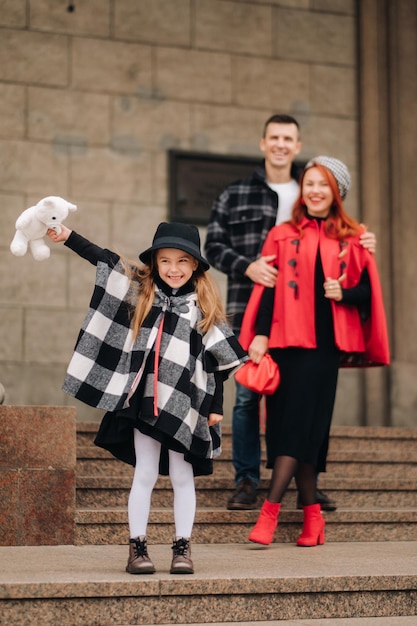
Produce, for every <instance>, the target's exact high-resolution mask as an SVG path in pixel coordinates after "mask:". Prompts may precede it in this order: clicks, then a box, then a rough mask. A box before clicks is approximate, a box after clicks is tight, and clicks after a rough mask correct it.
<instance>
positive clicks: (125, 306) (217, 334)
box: [48, 222, 247, 574]
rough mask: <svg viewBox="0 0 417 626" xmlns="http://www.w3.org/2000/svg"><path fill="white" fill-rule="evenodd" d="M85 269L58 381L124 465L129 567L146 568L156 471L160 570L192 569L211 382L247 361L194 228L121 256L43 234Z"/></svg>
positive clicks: (162, 228) (218, 397)
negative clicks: (132, 257)
mask: <svg viewBox="0 0 417 626" xmlns="http://www.w3.org/2000/svg"><path fill="white" fill-rule="evenodd" d="M48 235H49V237H50V239H51V240H52V241H55V242H60V241H64V242H65V245H66V246H68V247H69V248H71V250H73V251H74V252H76V253H77V254H79V255H80V256H81V257H83V258H85V259H87V260H88V261H90V262H91V263H93V264H95V265H97V275H96V285H95V289H94V293H93V296H92V299H91V302H90V309H89V312H88V315H87V317H86V319H85V321H84V324H83V326H82V329H81V331H80V334H79V337H78V340H77V344H76V347H75V352H74V355H73V357H72V359H71V362H70V364H69V366H68V371H67V374H66V377H65V381H64V385H63V389H64V391H66V392H67V393H69V394H70V395H72V396H74V397H75V398H77V399H79V400H81V401H82V402H85V403H87V404H89V405H91V406H94V407H97V408H100V409H106V410H107V413H106V414H105V415H104V417H103V420H102V422H101V425H100V428H99V430H98V434H97V437H96V439H95V443H96V445H98V446H101V447H103V448H105V449H107V450H109V451H110V452H111V453H112V454H113V455H114V456H115V457H117V458H119V459H121V460H122V461H124V462H126V463H129V464H131V465H134V467H135V472H134V477H133V483H132V488H131V491H130V495H129V502H128V517H129V530H130V541H129V558H128V562H127V566H126V571H127V572H129V573H130V574H152V573H153V572H154V571H155V567H154V565H153V563H152V561H151V559H150V557H149V555H148V550H147V541H146V533H147V524H148V517H149V510H150V504H151V496H152V490H153V487H154V485H155V483H156V480H157V478H158V474H159V473H160V474H163V475H168V474H169V476H170V479H171V483H172V487H173V491H174V520H175V533H176V534H175V539H174V542H173V546H172V550H173V558H172V563H171V569H170V573H171V574H178V573H180V574H193V573H194V568H193V562H192V560H191V547H190V538H191V532H192V528H193V523H194V516H195V508H196V495H195V485H194V476H198V475H207V474H211V473H212V471H213V467H212V465H213V459H214V458H215V457H217V456H218V455H219V454H220V451H221V447H220V444H221V432H220V421H221V420H222V418H223V415H222V410H223V408H222V405H223V382H224V379H225V378H227V377H228V376H229V375H230V374H231V373H233V372H234V371H235V370H236V369H237V368H238V367H239V366H240V365H241V364H242V363H244V362H245V361H246V360H247V356H246V353H245V352H244V351H243V350H242V348H241V347H240V345H239V343H238V341H237V339H236V338H235V336H234V334H233V332H232V330H231V329H230V327H229V325H228V324H227V322H226V320H225V316H224V313H223V308H222V305H221V302H220V299H219V296H218V293H217V289H216V287H215V284H214V283H213V281H212V279H211V278H210V276H209V274H208V273H207V270H208V269H209V264H208V263H207V261H206V260H205V259H204V258H203V257H202V256H201V252H200V237H199V234H198V229H197V228H196V227H195V226H189V225H187V224H180V223H166V222H163V223H161V224H160V225H159V226H158V228H157V231H156V234H155V236H154V239H153V243H152V246H151V247H150V248H148V249H147V250H145V251H144V252H142V253H141V254H140V255H139V258H140V260H141V261H142V263H144V266H143V267H140V266H137V265H136V264H135V265H132V264H129V263H128V262H127V261H125V260H123V259H121V258H120V257H119V256H118V255H117V254H115V253H114V252H111V251H109V250H106V249H102V248H100V247H98V246H96V245H94V244H92V243H90V242H89V241H88V240H86V239H84V238H83V237H81V236H80V235H78V234H77V233H75V232H74V231H70V230H69V229H68V228H66V227H62V233H61V234H60V235H57V234H56V232H55V231H52V230H50V231H48Z"/></svg>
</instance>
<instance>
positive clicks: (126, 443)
mask: <svg viewBox="0 0 417 626" xmlns="http://www.w3.org/2000/svg"><path fill="white" fill-rule="evenodd" d="M141 395H142V394H141V389H140V387H139V388H138V389H137V391H136V393H135V394H134V395H133V397H132V398H131V401H130V406H129V407H128V408H127V409H123V410H121V411H114V412H112V411H108V412H107V413H106V414H105V415H104V416H103V419H102V420H101V424H100V426H99V429H98V432H97V435H96V438H95V439H94V443H95V445H96V446H99V447H100V448H104V449H105V450H107V451H108V452H110V453H111V454H112V455H113V456H114V457H116V458H117V459H119V460H120V461H123V462H124V463H128V464H129V465H133V466H135V465H136V453H135V446H134V436H133V430H134V429H135V428H137V429H138V430H140V432H142V433H143V434H145V435H148V436H149V437H152V438H153V439H156V440H157V441H159V442H160V443H161V456H160V459H159V473H160V475H161V476H168V475H169V455H168V450H174V451H175V452H180V453H183V454H184V459H185V460H186V461H187V462H188V463H191V465H192V467H193V473H194V476H207V475H209V474H212V473H213V461H212V459H206V458H200V457H197V456H195V455H193V454H191V453H190V452H189V451H188V450H187V449H186V448H184V446H182V445H181V444H180V443H179V442H177V441H175V440H174V439H173V438H172V437H169V436H168V435H166V434H165V433H163V432H161V431H160V430H158V429H157V428H154V427H153V426H151V425H149V424H148V423H146V422H145V421H143V420H141V419H140V400H141ZM212 436H213V437H215V436H216V433H215V432H214V431H213V432H212Z"/></svg>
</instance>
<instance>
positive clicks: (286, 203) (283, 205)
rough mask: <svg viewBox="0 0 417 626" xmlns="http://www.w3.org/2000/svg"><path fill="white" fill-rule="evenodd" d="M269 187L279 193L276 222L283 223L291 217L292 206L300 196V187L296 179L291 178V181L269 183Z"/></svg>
mask: <svg viewBox="0 0 417 626" xmlns="http://www.w3.org/2000/svg"><path fill="white" fill-rule="evenodd" d="M268 187H271V189H272V190H273V191H275V193H277V194H278V213H277V221H276V224H282V222H286V221H287V220H289V219H291V213H292V208H293V206H294V202H295V201H296V200H297V198H298V194H299V191H300V188H299V186H298V183H297V182H296V181H295V180H290V182H289V183H268Z"/></svg>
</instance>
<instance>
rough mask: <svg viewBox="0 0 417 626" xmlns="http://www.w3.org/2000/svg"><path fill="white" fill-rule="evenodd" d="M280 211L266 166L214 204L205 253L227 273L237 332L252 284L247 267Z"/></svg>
mask: <svg viewBox="0 0 417 626" xmlns="http://www.w3.org/2000/svg"><path fill="white" fill-rule="evenodd" d="M277 211H278V196H277V194H276V193H275V192H274V191H272V189H271V188H270V187H269V186H268V184H267V183H266V178H265V168H264V167H259V168H257V169H256V170H255V172H254V173H253V174H252V176H250V177H249V178H246V179H244V180H240V181H237V182H235V183H232V184H231V185H229V186H228V187H227V188H226V189H225V190H224V191H223V193H222V194H221V195H220V196H219V197H218V198H217V200H216V201H215V203H214V205H213V208H212V211H211V216H210V222H209V225H208V229H207V238H206V244H205V254H206V257H207V259H208V261H209V263H211V264H212V265H213V267H215V268H216V269H218V270H220V271H221V272H223V273H224V274H227V314H228V317H229V320H230V322H231V324H232V327H233V330H234V331H235V332H236V333H239V331H240V326H241V323H242V318H243V314H244V312H245V308H246V305H247V303H248V300H249V297H250V294H251V291H252V287H253V283H252V281H251V280H250V279H249V278H247V277H246V276H245V275H244V274H245V271H246V269H247V267H248V265H249V264H250V263H252V261H255V260H256V259H257V258H258V257H259V255H260V252H261V249H262V246H263V243H264V241H265V238H266V236H267V234H268V232H269V231H270V230H271V228H272V227H273V226H274V225H275V222H276V217H277Z"/></svg>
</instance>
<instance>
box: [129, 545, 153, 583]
mask: <svg viewBox="0 0 417 626" xmlns="http://www.w3.org/2000/svg"><path fill="white" fill-rule="evenodd" d="M126 571H127V573H128V574H153V573H154V571H155V566H154V564H153V563H152V561H151V559H150V558H149V554H148V548H147V545H146V537H145V538H144V539H140V537H137V538H136V539H129V558H128V561H127V565H126Z"/></svg>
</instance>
